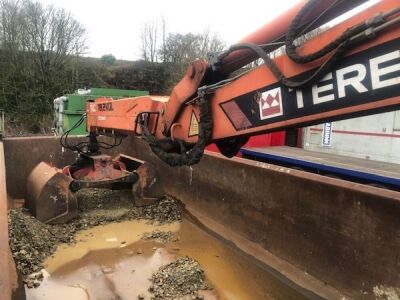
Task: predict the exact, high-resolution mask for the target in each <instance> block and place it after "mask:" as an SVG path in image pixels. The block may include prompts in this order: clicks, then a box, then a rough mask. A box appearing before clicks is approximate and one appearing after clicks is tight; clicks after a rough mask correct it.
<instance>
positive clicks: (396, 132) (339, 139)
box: [303, 111, 400, 163]
mask: <svg viewBox="0 0 400 300" xmlns="http://www.w3.org/2000/svg"><path fill="white" fill-rule="evenodd" d="M303 148H304V149H306V150H311V151H317V152H325V153H332V154H339V155H345V156H351V157H358V158H364V159H370V160H377V161H384V162H391V163H400V111H394V112H389V113H383V114H377V115H372V116H367V117H361V118H354V119H349V120H344V121H338V122H333V123H330V124H326V125H324V124H321V125H317V126H311V127H308V128H305V129H304V134H303Z"/></svg>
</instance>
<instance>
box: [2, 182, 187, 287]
mask: <svg viewBox="0 0 400 300" xmlns="http://www.w3.org/2000/svg"><path fill="white" fill-rule="evenodd" d="M131 197H132V196H131V194H130V191H110V190H101V189H87V190H82V191H80V192H78V193H77V198H78V201H79V209H80V213H79V216H78V217H77V218H76V219H74V220H72V221H71V222H69V223H67V224H58V225H48V224H44V223H42V222H40V221H38V220H37V219H36V218H34V217H32V216H31V215H30V213H29V211H28V210H26V209H24V208H19V209H12V210H10V211H9V213H8V223H9V244H10V248H11V252H12V255H13V258H14V260H15V263H16V266H17V269H18V270H19V272H20V273H21V274H22V275H23V276H24V280H25V283H27V285H28V286H32V287H33V286H34V287H36V286H38V284H37V281H40V280H41V279H42V278H43V276H41V275H37V276H36V275H34V276H28V275H30V274H33V273H37V272H38V271H40V270H41V269H42V268H43V261H44V260H45V258H46V257H48V256H50V255H51V254H52V253H54V252H55V250H56V249H57V246H58V245H59V244H61V243H74V242H75V234H76V233H77V232H78V231H80V230H83V229H88V228H91V227H94V226H97V225H103V224H108V223H112V222H121V221H128V220H139V219H142V220H143V219H144V220H148V221H149V222H152V223H155V224H165V223H171V222H174V221H180V220H181V218H182V205H181V203H180V202H179V201H177V200H175V199H173V198H169V197H165V198H163V199H162V200H161V201H160V202H159V203H156V204H153V205H150V206H145V207H134V206H133V203H132V201H131ZM31 283H32V284H31ZM33 283H34V285H33Z"/></svg>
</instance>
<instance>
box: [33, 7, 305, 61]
mask: <svg viewBox="0 0 400 300" xmlns="http://www.w3.org/2000/svg"><path fill="white" fill-rule="evenodd" d="M39 1H40V2H42V3H44V4H53V5H54V6H56V7H63V8H65V9H66V10H68V11H70V12H71V13H72V14H73V15H74V17H75V18H76V19H77V20H79V21H80V22H81V23H82V24H83V25H84V26H85V28H86V30H87V33H88V45H89V50H88V53H87V55H89V56H95V57H100V56H102V55H103V54H108V53H112V54H114V55H115V56H116V57H117V58H118V59H138V58H139V57H140V51H139V49H140V33H141V30H142V28H143V26H144V24H145V23H146V22H151V21H152V20H160V18H161V16H164V18H165V20H166V24H167V31H168V32H179V33H188V32H193V33H199V32H202V31H203V30H205V29H206V28H207V27H208V28H209V29H210V30H211V31H213V32H217V33H218V34H219V35H220V37H221V38H222V39H223V40H224V41H225V42H226V43H227V44H228V45H229V44H232V43H235V42H237V41H238V40H240V39H241V38H242V37H244V36H246V35H247V34H249V33H251V32H253V31H254V30H256V29H257V28H258V27H260V26H262V25H263V24H265V23H266V22H268V20H270V19H271V18H273V17H275V16H277V15H279V14H281V13H282V12H284V11H285V10H287V9H288V8H289V7H290V6H292V5H293V4H295V3H296V2H298V1H299V0H262V1H261V0H260V1H258V0H247V1H234V0H200V1H188V0H186V1H180V0H140V1H134V0H113V1H110V0H107V1H105V0H97V1H96V0H39Z"/></svg>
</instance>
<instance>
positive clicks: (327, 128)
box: [322, 122, 332, 147]
mask: <svg viewBox="0 0 400 300" xmlns="http://www.w3.org/2000/svg"><path fill="white" fill-rule="evenodd" d="M331 145H332V123H330V122H329V123H325V124H324V129H323V132H322V146H324V147H330V146H331Z"/></svg>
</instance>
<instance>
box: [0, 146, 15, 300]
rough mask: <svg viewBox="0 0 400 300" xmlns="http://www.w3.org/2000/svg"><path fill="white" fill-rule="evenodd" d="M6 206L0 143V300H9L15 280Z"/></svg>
mask: <svg viewBox="0 0 400 300" xmlns="http://www.w3.org/2000/svg"><path fill="white" fill-rule="evenodd" d="M7 204H8V200H7V193H6V177H5V164H4V153H3V143H2V142H1V141H0V270H1V272H0V298H1V299H4V300H8V299H11V293H12V290H13V288H15V287H16V280H17V279H16V273H15V267H14V264H13V261H12V258H11V254H10V250H9V247H8V221H7V220H8V218H7V206H8V205H7Z"/></svg>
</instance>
